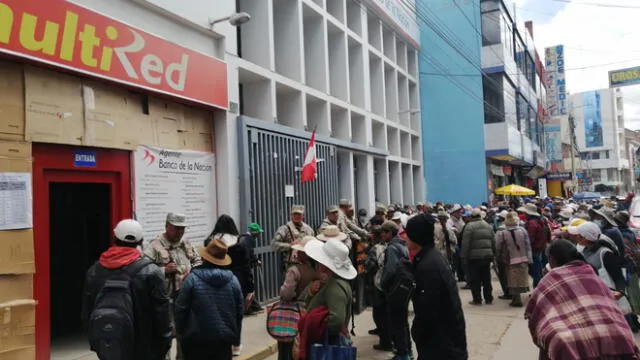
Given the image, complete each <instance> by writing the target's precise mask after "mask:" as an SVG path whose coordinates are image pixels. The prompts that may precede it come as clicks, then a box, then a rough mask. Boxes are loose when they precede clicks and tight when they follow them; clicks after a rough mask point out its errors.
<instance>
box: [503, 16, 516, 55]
mask: <svg viewBox="0 0 640 360" xmlns="http://www.w3.org/2000/svg"><path fill="white" fill-rule="evenodd" d="M502 34H503V37H502V38H503V39H504V50H505V57H507V56H510V57H512V58H513V57H514V56H515V52H514V51H513V28H512V27H511V23H510V21H509V20H508V17H507V16H506V15H503V17H502Z"/></svg>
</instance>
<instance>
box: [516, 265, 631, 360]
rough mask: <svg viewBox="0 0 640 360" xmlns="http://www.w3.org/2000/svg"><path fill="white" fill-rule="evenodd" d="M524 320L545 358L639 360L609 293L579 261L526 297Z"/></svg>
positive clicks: (546, 278) (554, 272)
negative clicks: (527, 298)
mask: <svg viewBox="0 0 640 360" xmlns="http://www.w3.org/2000/svg"><path fill="white" fill-rule="evenodd" d="M525 318H526V319H528V320H529V330H530V332H531V337H532V339H533V342H534V343H535V344H536V345H537V346H538V347H539V348H540V349H541V353H542V355H545V354H546V358H547V359H551V360H596V359H598V360H600V359H611V360H613V359H640V358H639V357H638V348H637V347H636V345H635V342H634V338H633V334H632V333H631V330H630V329H629V326H628V325H627V321H626V320H625V318H624V315H623V314H622V312H621V311H620V310H619V308H618V304H617V303H616V301H615V300H614V298H613V296H612V293H611V290H609V289H608V288H607V286H606V285H605V284H604V282H602V280H600V278H598V276H597V275H596V273H595V272H594V271H593V268H592V267H591V266H590V265H588V264H585V263H584V262H582V261H574V262H571V263H569V264H567V265H565V266H561V267H558V268H555V269H553V270H551V271H550V272H549V273H548V274H547V275H545V276H544V278H542V281H541V282H540V283H539V284H538V286H537V287H536V289H535V290H534V291H533V294H532V295H531V300H530V301H529V304H528V305H527V308H526V310H525ZM541 358H544V356H542V357H541Z"/></svg>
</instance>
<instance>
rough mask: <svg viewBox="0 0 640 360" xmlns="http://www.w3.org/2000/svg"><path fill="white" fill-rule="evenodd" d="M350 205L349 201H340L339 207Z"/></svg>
mask: <svg viewBox="0 0 640 360" xmlns="http://www.w3.org/2000/svg"><path fill="white" fill-rule="evenodd" d="M349 206H352V205H351V201H350V200H349V199H340V207H349Z"/></svg>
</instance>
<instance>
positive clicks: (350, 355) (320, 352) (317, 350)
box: [309, 330, 358, 360]
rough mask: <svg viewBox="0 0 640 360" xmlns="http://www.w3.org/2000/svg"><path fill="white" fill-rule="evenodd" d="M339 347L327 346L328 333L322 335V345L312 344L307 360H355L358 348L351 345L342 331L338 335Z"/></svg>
mask: <svg viewBox="0 0 640 360" xmlns="http://www.w3.org/2000/svg"><path fill="white" fill-rule="evenodd" d="M339 338H340V340H339V345H329V331H328V330H327V331H325V333H324V344H313V346H311V352H310V353H309V360H356V358H357V355H358V348H356V347H355V346H353V345H352V343H351V340H350V339H349V336H348V335H345V334H344V331H343V332H342V333H341V334H340V337H339Z"/></svg>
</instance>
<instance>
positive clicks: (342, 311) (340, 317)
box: [307, 275, 353, 335]
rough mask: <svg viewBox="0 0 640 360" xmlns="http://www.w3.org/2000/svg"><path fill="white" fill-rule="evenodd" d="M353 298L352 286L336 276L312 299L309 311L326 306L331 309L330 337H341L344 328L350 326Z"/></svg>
mask: <svg viewBox="0 0 640 360" xmlns="http://www.w3.org/2000/svg"><path fill="white" fill-rule="evenodd" d="M352 298H353V294H352V292H351V285H349V283H348V282H347V281H346V280H343V279H341V278H339V277H338V276H336V275H334V276H332V277H331V278H330V279H329V280H327V283H326V284H324V286H322V288H321V289H320V291H318V293H317V294H316V295H315V296H314V297H313V298H312V299H311V301H310V302H309V305H307V311H311V310H313V309H315V308H317V307H319V306H323V305H324V306H326V307H327V308H328V309H329V323H328V327H329V335H339V334H340V332H341V331H342V329H343V328H346V327H348V326H349V320H350V319H351V300H352Z"/></svg>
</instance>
